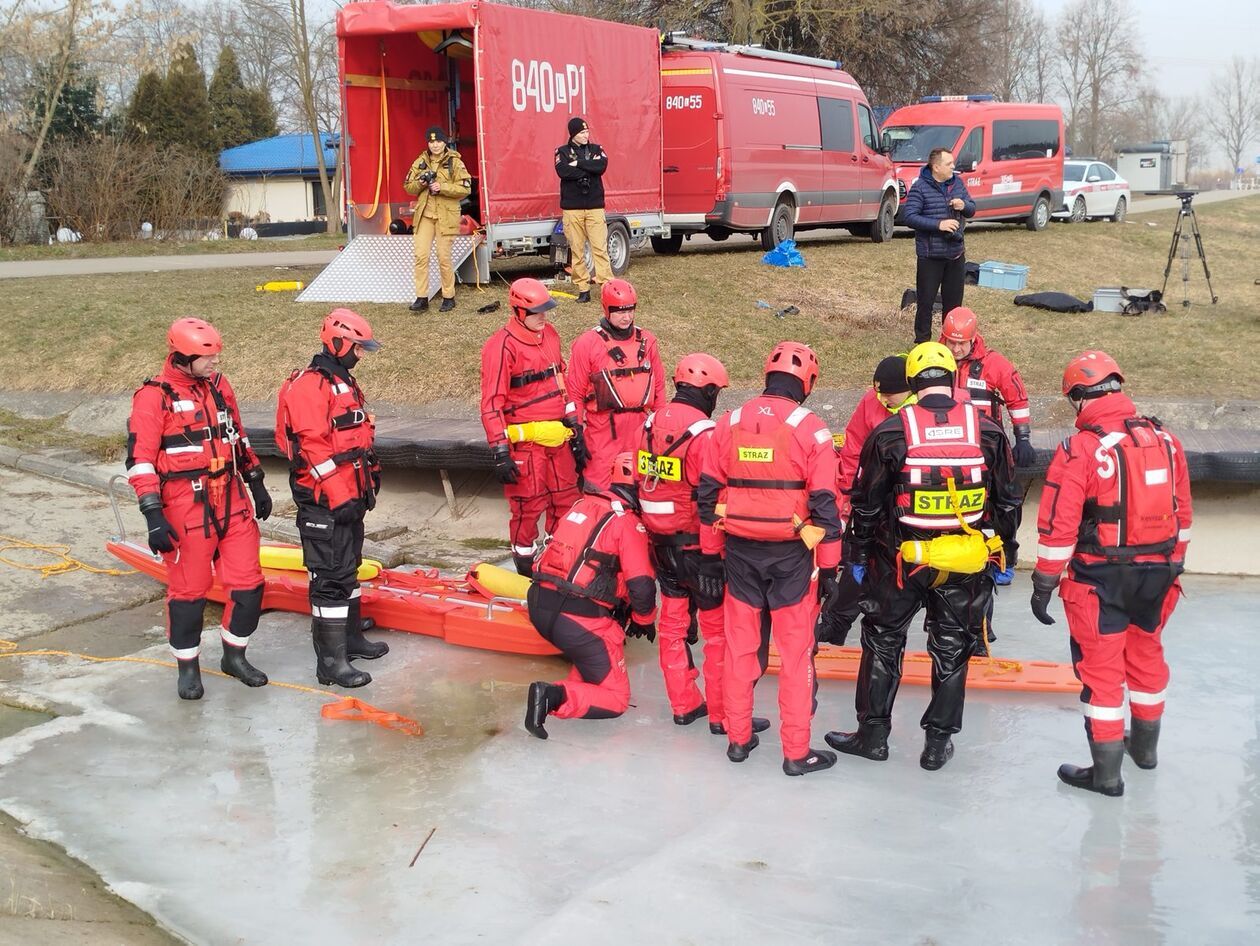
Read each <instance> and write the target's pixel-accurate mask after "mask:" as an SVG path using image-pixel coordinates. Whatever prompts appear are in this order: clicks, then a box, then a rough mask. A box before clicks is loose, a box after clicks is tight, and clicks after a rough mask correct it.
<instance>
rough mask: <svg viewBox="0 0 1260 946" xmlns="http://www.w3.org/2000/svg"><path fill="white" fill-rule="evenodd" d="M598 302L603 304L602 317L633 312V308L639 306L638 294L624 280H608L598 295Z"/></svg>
mask: <svg viewBox="0 0 1260 946" xmlns="http://www.w3.org/2000/svg"><path fill="white" fill-rule="evenodd" d="M599 301H600V302H602V303H603V304H604V315H609V314H611V313H613V312H626V311H630V312H633V311H634V307H635V306H636V305H638V304H639V294H638V293H637V292H635V291H634V286H632V285H630V283H628V282H626V280H624V279H610V280H608V282H606V283H604V288H603V290H602V291H601V292H600V294H599Z"/></svg>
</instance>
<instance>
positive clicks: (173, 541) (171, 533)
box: [140, 495, 179, 552]
mask: <svg viewBox="0 0 1260 946" xmlns="http://www.w3.org/2000/svg"><path fill="white" fill-rule="evenodd" d="M153 499H154V502H153V503H152V504H150V505H147V506H141V507H140V511H141V512H142V513H144V521H145V523H146V524H147V525H148V527H149V548H150V549H152V550H153V551H154V552H174V551H175V546H176V545H177V544H178V543H179V534H178V533H177V532H176V531H175V530H174V529H172V528H171V524H170V523H169V522H167V521H166V516H164V515H162V503H161V501H160V500H158V499H157V496H156V495H154V497H153Z"/></svg>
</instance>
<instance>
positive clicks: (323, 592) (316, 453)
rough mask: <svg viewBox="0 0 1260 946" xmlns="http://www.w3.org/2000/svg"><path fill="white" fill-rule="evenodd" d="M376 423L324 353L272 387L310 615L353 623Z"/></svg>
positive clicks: (374, 487)
mask: <svg viewBox="0 0 1260 946" xmlns="http://www.w3.org/2000/svg"><path fill="white" fill-rule="evenodd" d="M375 435H376V424H375V421H374V418H373V416H372V415H371V414H370V413H369V412H368V409H367V399H366V398H365V397H364V395H363V391H362V389H360V387H359V385H358V383H357V382H356V381H355V379H354V376H353V375H351V373H350V371H349V369H348V368H346V367H345V366H344V365H342V364H341V363H340V362H339V361H338V360H337V359H336V358H334V357H333V356H332V355H331V354H329V353H328V352H327V351H323V352H320V353H319V354H318V355H316V356H315V357H314V358H313V359H311V363H310V366H309V367H307V368H304V369H302V370H300V371H297V372H295V373H294V374H293V375H292V376H291V377H290V378H289V380H288V381H286V382H285V383H284V385H283V386H282V387H281V389H280V399H279V404H278V406H277V410H276V441H277V445H278V446H280V447H281V449H283V450H284V451H285V453H286V454H287V455H288V457H289V469H290V472H289V487H290V489H291V490H292V493H293V500H294V502H296V503H297V507H298V515H297V526H298V532H299V533H300V534H301V537H302V555H303V560H304V561H305V564H306V568H307V571H308V573H309V575H310V591H309V593H310V601H311V616H312V617H313V618H316V619H325V620H330V621H342V620H344V621H346V622H347V626H348V627H352V628H357V627H359V626H360V621H359V616H360V602H359V578H358V570H359V565H360V564H361V563H362V561H363V519H364V517H365V516H366V515H367V513H368V511H369V510H370V509H372V508H373V507H374V506H375V505H376V494H377V492H378V491H379V490H380V475H381V474H380V470H381V468H380V464H379V462H378V461H377V458H376V453H375V451H374V450H373V442H374V440H375Z"/></svg>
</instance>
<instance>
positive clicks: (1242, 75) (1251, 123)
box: [1207, 56, 1260, 172]
mask: <svg viewBox="0 0 1260 946" xmlns="http://www.w3.org/2000/svg"><path fill="white" fill-rule="evenodd" d="M1210 88H1211V91H1210V92H1209V105H1208V110H1207V124H1208V127H1209V128H1210V129H1211V130H1212V134H1213V135H1214V136H1215V138H1216V141H1217V144H1218V146H1219V147H1220V149H1221V151H1222V152H1223V153H1224V155H1225V157H1226V158H1228V159H1229V166H1230V169H1231V170H1232V171H1235V172H1236V169H1237V168H1240V167H1242V166H1243V163H1242V162H1243V152H1244V151H1246V149H1247V145H1249V144H1250V143H1251V142H1252V141H1253V140H1254V139H1255V138H1256V137H1258V136H1260V61H1258V60H1256V59H1244V58H1243V57H1242V56H1235V57H1234V58H1233V59H1231V60H1230V61H1229V64H1228V65H1227V66H1226V67H1225V69H1224V70H1223V72H1222V73H1221V74H1220V75H1218V76H1216V77H1215V78H1214V79H1213V80H1212V84H1211V87H1210Z"/></svg>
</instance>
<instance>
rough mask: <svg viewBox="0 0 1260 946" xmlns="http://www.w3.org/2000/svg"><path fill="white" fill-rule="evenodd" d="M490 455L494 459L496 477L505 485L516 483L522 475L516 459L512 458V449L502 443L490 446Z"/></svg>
mask: <svg viewBox="0 0 1260 946" xmlns="http://www.w3.org/2000/svg"><path fill="white" fill-rule="evenodd" d="M490 456H491V457H492V458H493V459H494V475H495V478H496V479H497V480H498V481H499V482H500V483H503V484H504V485H507V484H509V483H515V482H516V481H517V480H518V479H520V477H521V473H520V470H518V469H517V466H516V461H515V460H513V459H512V450H511V448H509V447H508V445H507V444H505V443H501V444H498V445H497V446H494V447H491V448H490Z"/></svg>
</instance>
